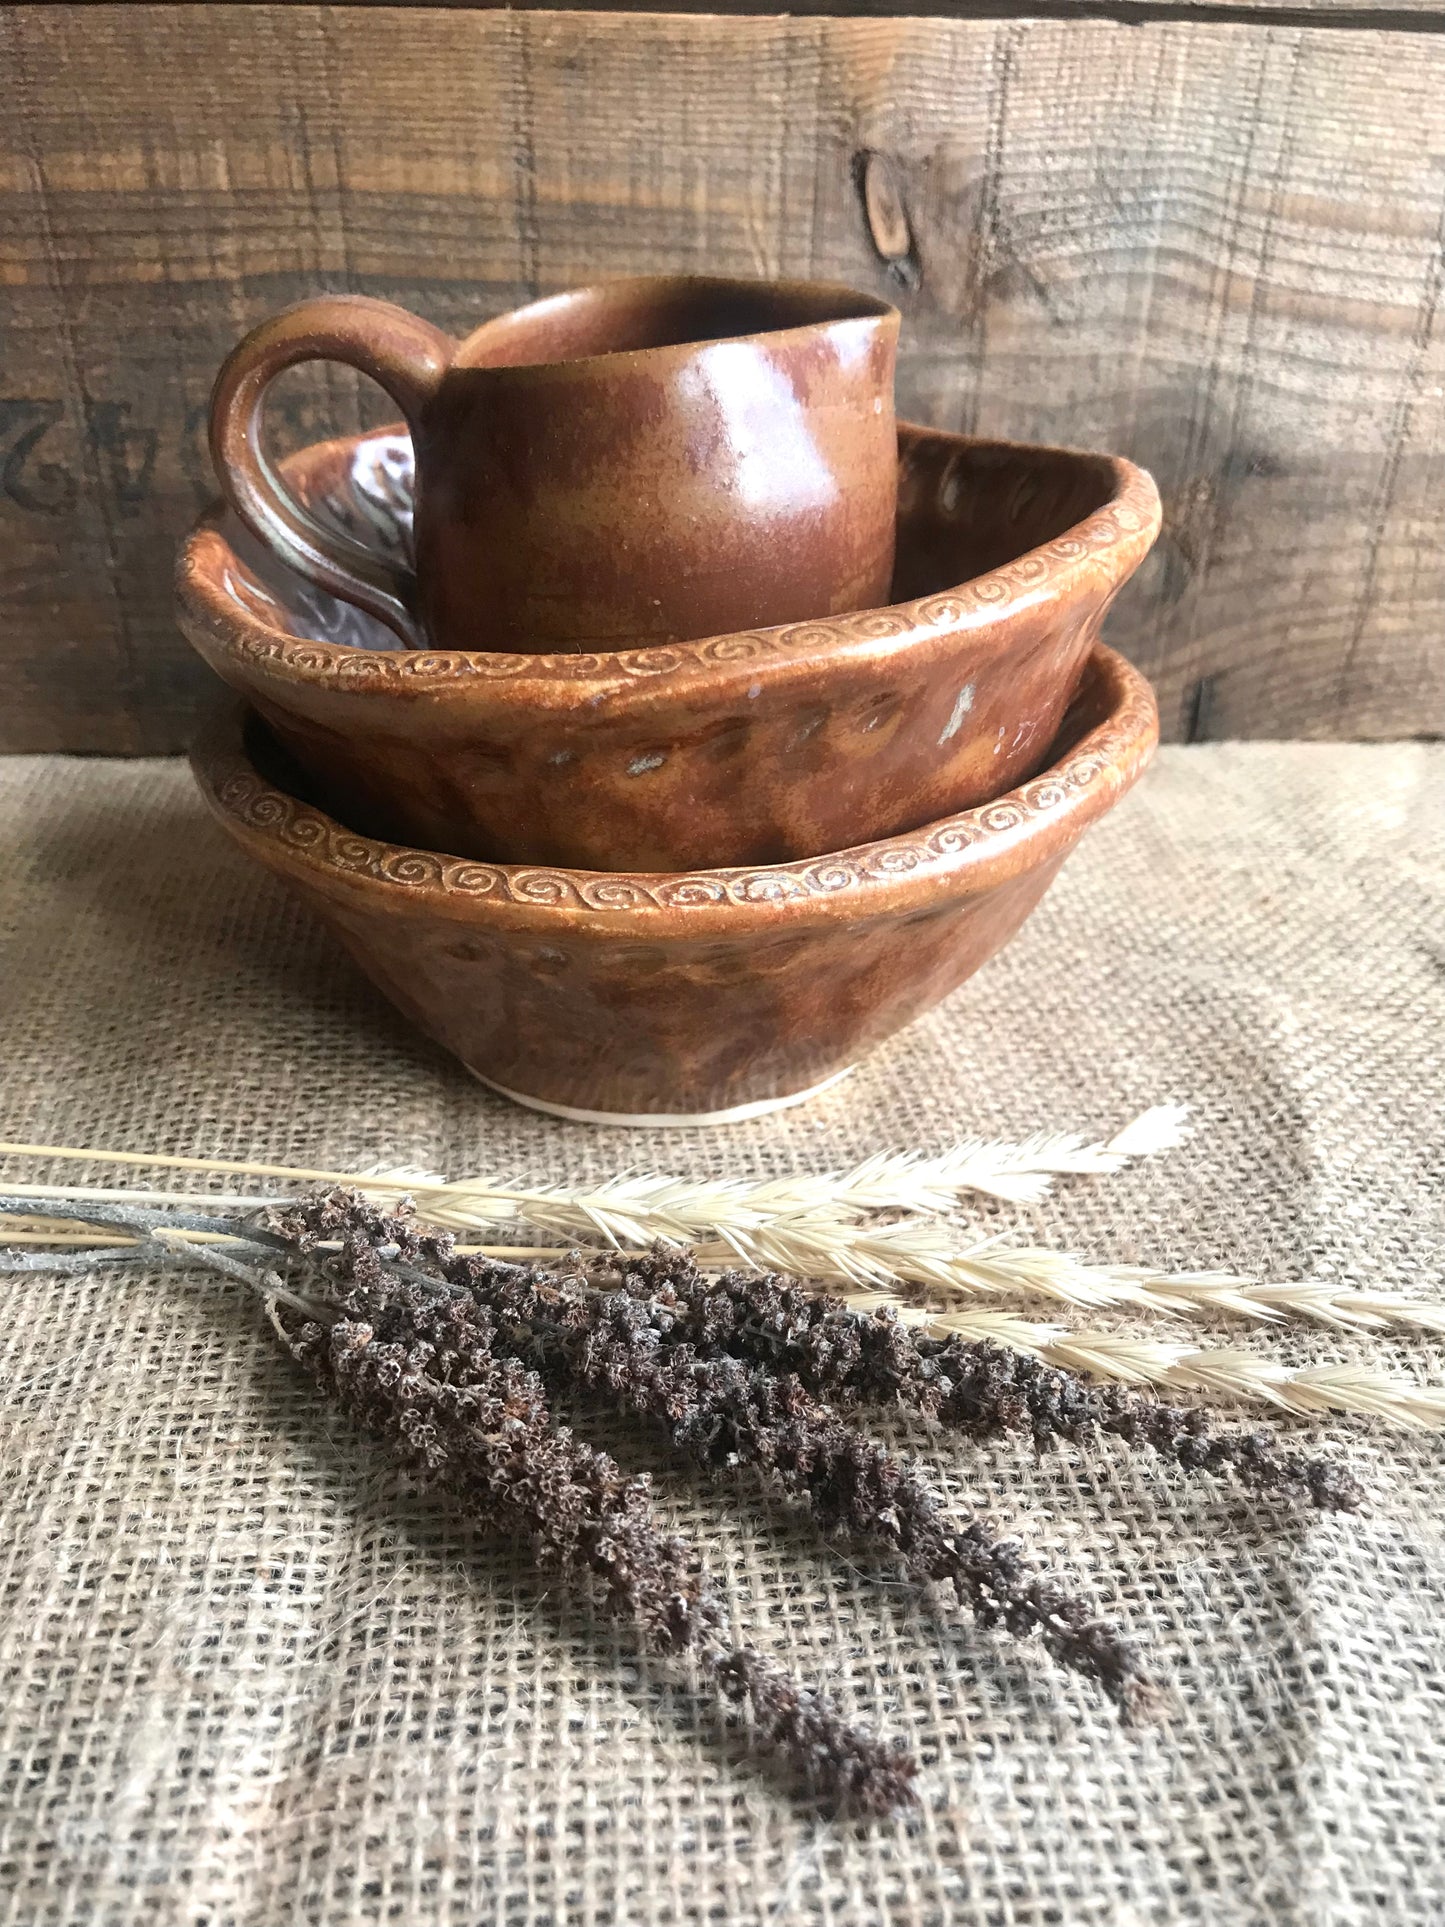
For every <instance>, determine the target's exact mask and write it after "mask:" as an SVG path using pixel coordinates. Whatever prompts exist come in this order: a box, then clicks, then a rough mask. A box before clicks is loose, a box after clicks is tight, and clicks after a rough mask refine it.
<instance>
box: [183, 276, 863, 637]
mask: <svg viewBox="0 0 1445 1927" xmlns="http://www.w3.org/2000/svg"><path fill="white" fill-rule="evenodd" d="M897 344H898V313H897V310H896V309H894V308H891V307H890V306H889V305H888V304H887V303H886V302H881V301H877V300H875V299H874V298H872V297H871V296H868V295H861V294H855V293H853V292H852V291H851V290H849V289H846V288H834V287H828V286H823V285H821V284H813V283H806V282H776V283H769V282H751V281H736V280H726V279H718V278H712V277H702V276H672V277H649V278H646V279H640V280H628V281H618V282H608V283H603V284H600V285H599V286H597V287H595V288H581V289H576V290H574V291H572V292H569V293H567V294H562V295H556V296H553V297H551V298H550V299H548V300H545V301H540V302H536V303H534V304H532V305H531V306H529V307H526V308H521V309H518V310H516V311H515V312H513V313H511V314H507V315H503V316H500V317H499V318H498V319H496V320H494V321H492V322H489V323H487V324H485V325H484V326H483V327H481V328H478V329H477V330H476V331H475V333H473V334H472V335H470V336H468V338H467V339H466V340H465V341H464V342H462V343H460V344H459V345H458V344H455V343H451V342H449V341H448V340H447V338H446V337H445V336H442V335H440V334H439V332H438V331H437V330H436V329H434V328H432V327H431V326H430V325H429V324H428V323H425V322H421V321H419V320H418V319H417V317H415V316H413V315H409V314H407V313H406V312H405V310H402V309H396V308H392V307H390V306H389V305H388V304H387V303H384V302H376V301H369V300H365V299H363V298H360V297H354V296H334V297H331V296H329V297H324V298H321V299H318V300H314V301H310V302H305V303H302V304H300V305H299V306H298V307H296V308H293V309H290V310H287V311H286V312H285V313H284V314H282V315H279V316H275V317H273V318H272V319H271V320H270V321H268V322H266V323H264V324H263V325H262V327H261V328H259V329H257V330H256V331H254V332H253V334H252V335H250V336H248V337H247V339H246V340H245V341H244V342H243V343H241V345H240V346H239V347H238V348H237V349H236V351H235V353H234V354H233V355H232V356H231V357H230V358H229V359H228V361H227V363H226V365H225V367H224V368H223V369H222V371H221V374H220V376H219V378H218V380H217V384H216V391H215V397H214V401H213V414H212V449H213V454H214V456H215V460H216V466H217V472H218V474H219V475H220V477H221V481H222V486H223V490H224V491H225V492H226V494H227V497H228V499H229V500H230V502H231V504H232V506H233V508H235V510H236V511H237V513H238V514H239V515H240V517H241V519H242V520H243V521H244V522H245V523H246V524H247V526H248V527H249V528H250V529H251V530H252V532H253V533H254V534H255V535H256V536H257V537H258V539H260V540H262V541H263V542H265V543H266V544H268V545H269V546H270V547H271V548H272V549H273V550H274V551H275V553H276V554H277V555H278V556H280V557H281V558H282V559H283V560H285V561H287V562H288V563H289V564H290V565H291V566H292V567H294V568H296V569H298V570H299V571H300V572H301V573H302V574H303V575H306V576H307V577H308V578H309V579H311V580H313V581H316V582H319V583H320V584H321V585H322V586H324V587H327V588H329V589H331V590H332V591H333V592H335V593H338V594H341V595H343V596H345V597H346V598H348V599H349V600H353V601H355V602H357V603H358V604H359V606H361V607H363V608H366V609H368V610H370V611H371V612H372V613H373V614H375V615H377V616H379V617H380V618H381V619H382V620H383V621H385V622H387V623H388V624H389V625H390V626H391V627H392V628H393V629H394V630H395V631H396V633H397V634H398V635H399V636H400V637H401V639H402V640H403V641H404V642H405V643H407V644H408V645H410V646H415V647H421V646H435V647H438V648H448V649H474V650H489V651H522V652H539V653H540V652H545V651H552V650H564V649H565V650H598V649H614V648H622V647H633V646H638V645H641V644H645V643H650V642H676V641H683V640H689V639H692V638H695V637H699V636H709V635H714V634H716V633H718V632H719V631H723V630H728V629H742V628H747V627H750V626H753V625H755V624H759V623H769V624H771V623H780V622H795V621H800V620H802V619H803V618H805V617H809V616H817V615H830V614H836V613H839V612H841V611H844V610H850V609H859V608H867V607H870V606H872V605H874V604H876V603H878V602H880V601H882V600H883V599H884V597H885V596H886V594H887V589H888V583H889V579H890V576H891V574H892V565H893V531H894V508H895V500H894V471H893V459H892V450H893V441H894V414H893V371H894V361H895V357H896V353H897ZM316 359H328V360H343V361H348V362H350V363H352V364H353V365H354V366H357V367H360V368H362V369H363V370H364V372H366V373H367V374H369V375H371V376H372V377H373V378H374V379H375V380H377V381H379V382H380V383H381V385H382V386H383V387H384V388H387V389H388V390H389V392H391V393H392V394H393V395H394V397H395V399H396V402H397V405H398V406H399V407H400V408H401V409H402V411H403V412H404V414H405V415H406V419H407V422H408V425H409V427H410V429H411V432H412V437H413V440H414V442H415V445H416V449H417V467H418V489H417V529H416V553H415V569H414V573H413V570H412V566H411V565H410V564H402V565H397V566H395V567H393V568H392V569H391V570H389V571H378V570H377V569H376V568H375V567H374V566H368V564H367V561H366V559H365V558H364V557H363V556H359V555H358V553H357V552H356V551H355V550H354V549H353V548H351V547H350V546H349V545H346V544H344V543H343V544H339V545H338V544H335V543H332V542H330V541H329V540H328V533H327V531H325V530H324V529H321V528H318V526H317V525H316V524H315V523H313V522H311V521H310V520H309V518H308V517H307V516H306V513H305V508H304V504H301V503H298V502H297V500H296V498H294V497H293V496H291V495H290V494H289V493H288V491H287V490H286V488H285V486H284V481H283V480H281V479H280V478H278V477H277V476H276V475H275V474H274V473H273V472H272V471H271V469H270V468H269V465H268V464H267V463H266V460H265V457H264V454H263V453H262V438H261V432H260V412H259V411H260V404H261V397H262V395H263V393H264V390H265V386H266V383H267V381H268V380H269V379H270V378H271V376H272V375H273V374H275V373H278V372H279V371H280V370H281V369H283V368H285V367H288V366H292V365H294V364H295V363H296V362H298V361H302V360H316Z"/></svg>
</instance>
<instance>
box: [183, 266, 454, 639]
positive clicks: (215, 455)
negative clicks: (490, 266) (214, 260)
mask: <svg viewBox="0 0 1445 1927" xmlns="http://www.w3.org/2000/svg"><path fill="white" fill-rule="evenodd" d="M456 346H457V344H456V343H455V342H454V341H453V340H452V338H451V336H450V335H447V334H443V333H442V331H441V329H440V328H434V327H433V326H432V324H431V323H430V322H429V321H422V320H421V319H419V317H418V316H416V315H414V314H408V313H407V311H406V309H405V308H398V307H396V306H395V305H394V304H393V303H392V302H390V301H375V300H372V299H371V298H370V297H369V296H367V295H358V294H341V295H322V296H320V297H318V298H316V299H314V300H310V301H299V302H297V303H296V305H295V306H294V307H291V308H285V309H283V310H282V311H281V313H280V314H275V315H272V316H271V318H270V320H269V321H263V322H262V323H261V325H260V327H259V328H254V329H253V330H252V331H251V333H250V334H248V335H247V336H246V338H245V340H244V341H242V342H241V343H239V345H238V346H237V347H236V348H235V349H233V350H232V352H231V354H230V355H229V356H228V357H227V359H226V362H225V364H224V366H223V367H222V369H221V372H220V374H219V375H218V376H217V377H216V385H215V388H214V389H213V391H212V394H211V459H212V461H213V462H214V463H215V465H216V474H217V475H218V477H219V478H220V483H221V491H222V493H223V494H224V496H225V498H226V501H227V502H228V503H229V504H230V506H231V507H232V508H233V509H234V510H235V512H236V514H237V515H238V516H239V517H240V518H241V520H242V522H244V523H245V525H246V527H247V528H248V529H249V530H250V531H251V533H252V534H253V535H254V536H255V537H256V538H257V540H258V541H260V542H263V543H264V544H265V545H266V547H267V548H268V549H270V550H271V552H272V553H273V554H274V555H277V556H279V557H280V559H281V560H282V561H283V562H285V563H287V564H289V566H290V567H291V568H293V569H295V571H296V572H297V574H298V575H302V576H304V577H305V578H306V579H307V581H308V582H314V583H317V584H318V585H319V586H320V587H321V588H323V589H329V590H330V591H331V592H332V594H333V595H338V596H340V597H341V598H342V600H343V601H345V602H351V603H355V605H356V606H357V608H359V609H365V610H366V611H367V613H368V614H370V615H373V616H376V617H378V618H379V619H380V620H381V621H382V622H384V623H385V624H386V625H387V627H388V628H390V629H392V630H394V631H395V632H396V634H397V635H398V636H399V637H400V638H401V640H402V642H404V643H405V644H406V646H407V647H408V648H409V649H421V648H425V647H426V646H427V643H426V637H425V636H424V634H423V632H422V628H421V622H420V618H419V616H418V613H417V592H416V574H415V572H414V571H413V570H412V569H410V568H407V567H405V566H404V565H401V564H398V563H394V562H390V561H388V560H387V559H386V558H385V557H384V556H381V555H378V554H377V553H376V551H375V550H374V549H369V548H367V547H366V545H365V544H364V543H362V542H358V541H357V540H356V539H355V538H354V537H353V536H350V535H347V534H345V533H343V532H342V531H341V530H339V529H332V528H327V527H325V526H324V525H323V524H322V523H321V522H320V521H318V520H317V518H316V517H315V516H314V515H312V514H311V512H310V511H309V510H308V509H307V508H305V507H304V506H303V505H302V504H301V503H300V502H299V501H298V500H297V499H296V497H295V496H294V495H293V494H292V493H291V491H290V490H289V489H288V488H287V486H286V484H285V483H284V482H283V480H282V479H281V477H280V475H278V473H277V472H276V469H275V468H274V466H273V465H272V463H271V461H270V459H269V457H268V456H267V454H266V450H265V447H264V445H263V442H262V419H261V415H262V404H263V401H264V398H265V394H266V389H267V387H268V386H269V384H270V382H271V381H272V379H273V378H274V377H275V376H276V375H279V374H280V373H281V371H282V369H283V368H294V367H295V366H296V365H297V363H299V362H303V361H340V362H344V363H346V365H347V366H348V367H351V368H356V369H359V370H360V371H361V373H362V374H364V375H370V377H371V378H372V380H373V381H375V382H378V383H379V384H380V385H381V387H382V388H384V389H385V390H386V392H387V394H388V395H390V396H391V398H392V400H393V401H394V402H395V403H396V405H397V407H398V408H399V409H400V410H401V412H402V414H403V415H404V416H405V417H406V423H407V427H408V428H409V429H410V430H411V432H412V439H413V441H415V440H416V438H417V427H418V423H419V421H420V419H421V415H422V411H423V409H424V408H425V407H426V404H427V402H428V401H429V400H430V399H431V397H432V396H433V395H434V394H435V393H436V389H437V386H438V384H439V383H440V381H441V378H442V376H443V375H444V374H445V373H446V371H447V369H448V367H449V366H450V365H451V359H452V356H453V355H454V354H455V353H456Z"/></svg>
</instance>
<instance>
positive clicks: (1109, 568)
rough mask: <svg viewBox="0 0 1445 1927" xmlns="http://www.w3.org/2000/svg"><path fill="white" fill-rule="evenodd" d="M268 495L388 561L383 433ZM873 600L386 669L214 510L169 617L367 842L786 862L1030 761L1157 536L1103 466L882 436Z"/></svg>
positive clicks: (307, 456)
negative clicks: (716, 627) (891, 598)
mask: <svg viewBox="0 0 1445 1927" xmlns="http://www.w3.org/2000/svg"><path fill="white" fill-rule="evenodd" d="M287 473H288V477H289V479H290V482H291V484H292V486H293V488H294V489H295V491H296V493H297V494H298V496H300V497H301V498H303V499H304V500H305V501H306V502H307V503H308V505H309V508H310V510H311V513H312V514H313V516H314V517H315V519H316V520H317V521H318V522H320V523H322V524H324V525H326V526H329V527H332V528H335V529H336V530H338V531H340V532H342V533H344V534H346V535H348V536H349V537H350V538H351V539H352V540H353V541H354V542H356V543H357V544H358V545H360V546H362V547H364V548H366V549H367V550H369V551H370V552H372V553H374V554H379V555H381V556H383V557H384V558H387V559H389V560H395V561H404V560H405V558H406V556H407V555H408V554H409V552H410V542H411V487H412V483H411V450H410V447H409V444H408V443H407V440H406V438H405V436H404V435H397V434H392V435H390V436H387V435H381V436H376V437H370V438H366V439H364V440H361V441H340V442H333V443H327V444H324V445H321V446H319V447H316V448H312V449H308V450H306V451H304V453H303V454H301V455H299V456H297V457H296V458H294V460H293V461H292V462H291V463H290V464H289V465H288V470H287ZM897 495H898V503H899V519H898V564H897V573H896V577H895V582H894V593H895V594H896V595H898V596H900V597H902V598H905V599H904V600H900V601H897V602H894V603H893V604H891V605H890V606H886V607H883V608H878V609H873V610H869V611H864V612H862V613H859V614H855V615H850V616H844V617H836V618H832V619H827V620H820V621H813V622H806V623H799V624H789V625H780V626H778V627H775V628H771V629H762V630H749V631H743V632H740V633H735V634H731V635H722V636H715V637H711V638H708V639H705V640H703V641H699V642H693V643H688V644H680V645H675V646H671V647H668V648H656V649H646V650H632V651H622V652H615V653H611V654H594V655H587V656H583V655H574V654H566V655H558V656H551V657H537V656H531V655H522V654H513V655H495V654H467V653H458V652H447V653H442V652H417V651H405V650H399V649H397V648H396V647H395V646H394V642H393V639H392V638H391V636H390V635H389V633H388V631H387V630H385V629H384V628H383V627H382V626H381V625H380V624H379V623H376V622H373V621H371V620H370V619H369V618H368V617H366V616H365V615H363V614H361V613H360V612H359V611H357V610H356V609H354V608H352V607H351V606H349V605H348V604H346V603H343V602H339V601H337V600H336V599H335V598H333V597H331V596H330V595H327V594H325V593H323V592H320V591H318V590H316V589H314V588H312V587H311V586H310V585H309V584H307V583H305V582H303V581H301V580H300V579H299V578H298V577H297V576H295V575H294V574H292V573H291V572H289V571H287V570H286V569H284V568H282V567H281V566H280V565H279V564H277V563H276V562H275V561H274V559H273V558H271V557H270V556H268V555H267V554H266V553H265V552H264V551H262V550H260V549H259V548H258V547H257V545H256V544H254V543H253V542H251V541H250V540H249V538H247V537H246V535H245V533H244V531H241V530H239V529H238V528H237V527H236V526H235V524H234V521H232V520H230V519H228V518H224V517H221V516H220V515H219V514H212V515H210V516H208V517H206V518H204V519H203V520H202V522H201V523H200V524H199V526H198V527H197V529H196V531H195V532H194V533H193V535H192V536H191V538H190V540H189V541H188V542H187V544H186V546H185V549H184V550H183V552H182V556H181V562H180V570H179V577H178V609H179V615H180V620H181V626H182V628H183V629H184V630H185V632H186V634H187V635H188V636H189V638H190V639H191V641H192V642H193V643H194V645H195V646H196V648H197V649H198V650H199V651H200V653H201V654H202V655H203V656H204V657H205V658H206V660H207V661H208V662H209V663H211V665H212V666H213V667H214V668H215V669H217V670H218V671H219V673H220V674H221V675H222V676H224V677H225V678H226V680H227V681H228V682H229V683H231V684H232V686H233V687H234V688H236V689H237V690H238V691H240V692H241V693H242V694H243V695H245V696H246V697H247V698H248V699H249V700H250V701H251V702H253V703H254V704H255V706H256V707H257V708H258V709H259V710H260V711H261V712H262V714H263V715H264V716H265V717H266V719H267V720H268V721H269V722H270V723H271V724H272V726H273V727H274V729H275V730H276V732H277V734H278V735H279V736H280V737H281V738H282V740H283V741H284V742H285V744H286V746H287V747H288V748H289V749H290V750H291V751H292V752H293V754H294V755H295V756H296V757H297V759H298V760H299V762H300V763H301V764H302V765H303V767H305V768H306V769H307V770H308V772H310V774H311V777H312V779H313V781H314V782H315V784H316V786H317V794H318V797H319V798H320V799H321V800H322V801H324V802H325V803H326V805H327V806H328V807H330V808H332V809H334V810H335V811H336V812H337V813H338V814H339V815H340V816H341V817H343V818H344V820H346V821H347V822H349V823H353V824H355V825H356V826H357V827H358V828H362V829H365V830H366V831H368V832H369V833H372V834H376V835H380V836H388V837H395V838H396V839H397V840H399V841H404V842H407V843H414V844H419V845H423V846H426V847H429V848H434V849H444V850H448V851H451V852H454V853H455V854H458V855H462V856H478V857H493V858H497V859H499V860H501V861H506V862H526V863H562V864H569V863H570V864H575V865H577V866H578V867H581V868H586V869H599V870H601V869H618V868H635V869H647V870H665V869H676V868H685V867H692V866H702V867H706V866H715V865H718V864H723V863H769V862H780V861H788V860H790V859H792V858H795V857H803V856H812V855H817V854H819V853H821V852H825V851H829V850H837V849H840V848H843V847H846V846H847V845H849V844H852V843H858V842H863V841H867V840H868V839H870V838H873V837H878V836H889V835H893V834H894V833H896V832H898V831H901V830H909V829H912V828H915V827H916V826H918V825H920V824H924V823H928V822H931V821H933V820H934V819H935V818H937V817H940V816H943V815H946V814H948V813H949V812H951V811H955V810H958V809H964V808H967V807H969V806H970V805H972V804H974V803H978V802H981V801H984V800H985V799H987V798H988V797H991V796H995V795H997V794H999V792H1000V791H1002V790H1006V789H1009V788H1010V787H1012V786H1013V785H1014V784H1015V783H1017V782H1020V781H1021V780H1023V779H1024V778H1025V777H1027V776H1029V775H1031V774H1032V773H1033V772H1034V771H1035V770H1036V769H1038V768H1039V766H1040V764H1041V762H1042V761H1043V759H1044V757H1045V756H1046V755H1047V746H1048V744H1049V743H1050V741H1051V740H1052V738H1053V736H1054V733H1055V731H1056V730H1057V729H1058V727H1059V723H1060V720H1061V718H1062V716H1063V713H1064V710H1065V708H1066V706H1067V704H1068V701H1069V698H1070V696H1071V695H1072V693H1073V689H1074V687H1075V684H1076V682H1077V680H1078V676H1079V674H1080V671H1081V669H1082V667H1083V664H1084V662H1085V661H1086V659H1087V656H1088V651H1089V648H1090V645H1091V643H1092V640H1093V638H1094V637H1095V636H1096V634H1097V633H1098V628H1099V624H1100V622H1101V620H1102V618H1103V616H1104V613H1105V611H1106V609H1107V607H1108V604H1109V602H1110V600H1111V599H1112V597H1113V596H1114V594H1115V593H1116V592H1117V590H1118V589H1119V588H1120V586H1121V585H1122V584H1123V583H1124V582H1125V581H1126V580H1127V579H1128V577H1129V576H1130V575H1131V574H1132V573H1133V571H1134V569H1135V568H1137V566H1138V564H1139V562H1140V560H1141V559H1142V558H1143V556H1144V555H1145V553H1146V552H1147V550H1148V548H1149V545H1150V543H1151V542H1152V541H1153V539H1154V535H1155V533H1156V531H1157V529H1158V525H1159V501H1158V496H1157V494H1156V492H1155V489H1154V485H1153V483H1152V482H1151V481H1150V479H1149V477H1148V476H1147V475H1145V474H1144V473H1143V471H1142V470H1140V469H1136V468H1133V467H1132V466H1131V465H1130V464H1129V463H1127V462H1123V461H1118V460H1114V459H1111V458H1108V457H1105V456H1099V455H1087V454H1079V453H1075V452H1072V451H1068V450H1060V449H1048V448H1022V447H1016V446H1014V445H1011V444H1008V443H996V442H978V441H970V440H968V439H967V438H965V437H962V436H956V435H948V434H945V433H943V432H941V431H938V430H932V429H920V428H913V427H910V426H908V425H907V424H905V425H903V426H902V428H901V429H900V436H899V459H898V469H897Z"/></svg>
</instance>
